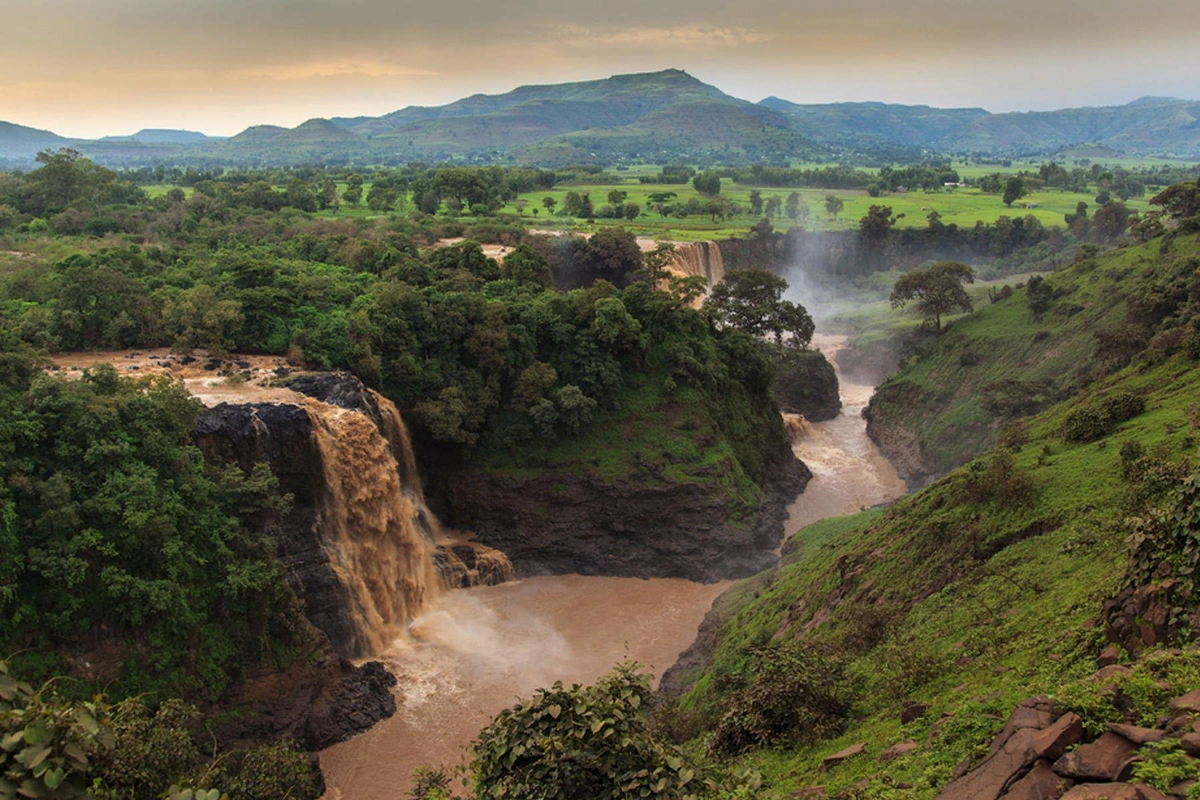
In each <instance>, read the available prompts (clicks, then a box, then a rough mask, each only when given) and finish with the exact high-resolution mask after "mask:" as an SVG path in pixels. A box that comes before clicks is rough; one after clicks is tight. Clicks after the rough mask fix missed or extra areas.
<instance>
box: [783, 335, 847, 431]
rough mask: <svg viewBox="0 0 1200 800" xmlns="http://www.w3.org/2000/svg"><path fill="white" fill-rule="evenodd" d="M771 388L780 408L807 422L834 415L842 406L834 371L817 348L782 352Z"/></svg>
mask: <svg viewBox="0 0 1200 800" xmlns="http://www.w3.org/2000/svg"><path fill="white" fill-rule="evenodd" d="M771 389H772V393H773V394H774V395H775V399H776V400H777V401H778V402H779V406H780V408H782V409H783V410H784V411H788V412H792V413H797V414H803V415H804V418H805V419H807V420H808V421H809V422H822V421H824V420H829V419H834V418H835V417H837V415H838V414H839V413H841V410H842V400H841V396H840V395H839V394H838V379H837V374H836V373H835V372H834V370H833V365H832V364H830V363H829V361H828V360H827V359H826V358H825V355H824V354H823V353H821V352H820V351H819V350H795V351H789V352H787V353H785V354H784V356H783V358H782V360H781V361H780V363H779V365H778V367H777V369H776V373H775V382H774V384H772V387H771Z"/></svg>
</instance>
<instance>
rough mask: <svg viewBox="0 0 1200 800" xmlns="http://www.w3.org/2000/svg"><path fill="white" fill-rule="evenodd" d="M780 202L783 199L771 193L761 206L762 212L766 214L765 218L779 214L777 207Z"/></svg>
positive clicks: (772, 217) (771, 217)
mask: <svg viewBox="0 0 1200 800" xmlns="http://www.w3.org/2000/svg"><path fill="white" fill-rule="evenodd" d="M782 202H783V201H782V200H780V199H779V195H771V196H770V197H768V198H767V204H766V206H765V207H764V208H763V213H764V214H765V215H766V217H767V219H774V218H775V217H778V216H779V207H780V205H781V204H782Z"/></svg>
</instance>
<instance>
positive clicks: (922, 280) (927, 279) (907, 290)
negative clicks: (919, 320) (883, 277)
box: [889, 261, 975, 335]
mask: <svg viewBox="0 0 1200 800" xmlns="http://www.w3.org/2000/svg"><path fill="white" fill-rule="evenodd" d="M974 282H975V272H974V270H972V269H971V268H970V267H968V266H967V265H966V264H960V263H959V262H957V261H940V262H938V263H937V264H934V265H932V266H930V267H929V268H927V269H913V270H909V271H908V272H906V273H904V275H902V276H901V277H900V279H899V280H897V281H896V285H895V286H894V287H893V288H892V294H891V297H890V298H889V299H890V301H891V304H892V307H893V308H903V307H904V306H905V305H907V304H908V302H909V301H913V300H915V301H916V302H917V308H918V309H919V310H920V312H921V313H922V314H923V315H924V316H925V320H926V322H930V321H932V322H933V329H934V332H935V333H937V334H939V335H940V334H941V332H942V316H943V315H946V314H950V313H952V312H954V311H964V312H968V313H969V312H970V311H972V310H973V305H972V303H971V298H970V296H969V295H968V294H967V292H966V290H965V289H963V286H962V285H963V284H964V283H974Z"/></svg>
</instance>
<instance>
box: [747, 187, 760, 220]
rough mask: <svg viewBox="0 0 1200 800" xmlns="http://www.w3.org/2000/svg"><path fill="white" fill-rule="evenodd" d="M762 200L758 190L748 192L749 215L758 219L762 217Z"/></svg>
mask: <svg viewBox="0 0 1200 800" xmlns="http://www.w3.org/2000/svg"><path fill="white" fill-rule="evenodd" d="M762 210H763V199H762V192H760V191H759V190H758V189H751V190H750V213H751V214H753V215H754V216H756V217H758V216H761V215H762Z"/></svg>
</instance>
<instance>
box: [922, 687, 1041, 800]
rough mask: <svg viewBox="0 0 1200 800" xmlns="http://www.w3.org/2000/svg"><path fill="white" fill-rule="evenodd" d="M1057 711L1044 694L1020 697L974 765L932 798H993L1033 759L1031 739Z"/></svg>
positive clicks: (985, 799) (987, 799) (1022, 771)
mask: <svg viewBox="0 0 1200 800" xmlns="http://www.w3.org/2000/svg"><path fill="white" fill-rule="evenodd" d="M1057 716H1058V715H1057V714H1055V711H1054V704H1053V703H1052V702H1051V701H1050V699H1049V698H1046V697H1032V698H1030V699H1028V700H1022V701H1021V702H1020V703H1018V704H1017V707H1016V708H1015V709H1013V712H1012V714H1010V715H1009V717H1008V721H1007V722H1005V724H1004V729H1003V730H1001V731H1000V733H999V735H998V736H996V739H995V740H994V741H993V742H992V748H991V751H990V752H989V753H988V755H987V757H986V758H985V759H984V760H983V761H982V762H981V763H980V765H979V766H978V767H976V768H975V769H973V770H971V771H970V772H968V773H967V774H965V775H963V776H962V777H961V778H958V779H957V780H954V781H952V782H950V783H949V784H947V785H946V786H945V787H943V788H942V790H941V791H940V792H938V794H937V799H936V800H997V798H999V797H1000V796H1001V795H1002V794H1004V792H1005V791H1006V790H1007V789H1008V788H1009V786H1010V785H1011V784H1013V783H1014V782H1015V781H1016V779H1017V778H1019V777H1020V776H1021V775H1022V773H1024V772H1025V771H1026V770H1027V769H1028V768H1029V766H1030V765H1032V764H1033V762H1034V761H1035V760H1036V759H1037V751H1036V750H1035V748H1034V741H1035V740H1036V739H1037V736H1038V733H1039V732H1040V731H1042V730H1045V729H1046V728H1048V727H1050V725H1051V723H1053V722H1054V721H1055V719H1056V717H1057Z"/></svg>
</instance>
